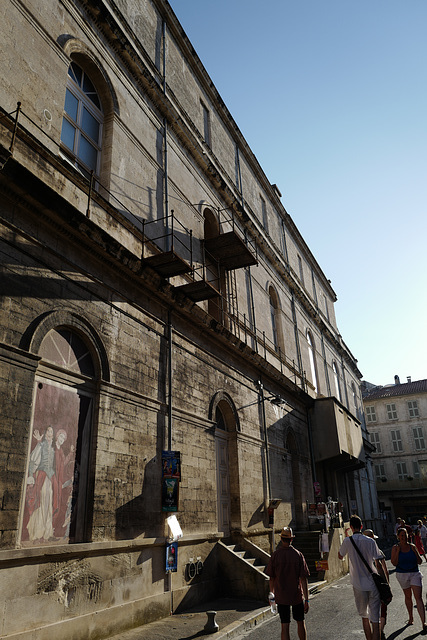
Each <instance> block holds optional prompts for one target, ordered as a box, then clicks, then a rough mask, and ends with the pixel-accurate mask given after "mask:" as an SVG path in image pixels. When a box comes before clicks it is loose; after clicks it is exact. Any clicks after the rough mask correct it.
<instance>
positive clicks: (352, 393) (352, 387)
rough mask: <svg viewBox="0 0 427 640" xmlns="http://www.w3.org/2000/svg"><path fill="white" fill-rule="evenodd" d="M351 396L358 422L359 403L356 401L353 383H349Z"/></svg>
mask: <svg viewBox="0 0 427 640" xmlns="http://www.w3.org/2000/svg"><path fill="white" fill-rule="evenodd" d="M351 395H352V397H353V404H354V411H355V415H356V416H357V418H358V420H360V410H359V402H358V400H357V390H356V385H355V384H354V382H352V383H351Z"/></svg>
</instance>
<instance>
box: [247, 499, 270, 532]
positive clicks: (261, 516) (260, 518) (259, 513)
mask: <svg viewBox="0 0 427 640" xmlns="http://www.w3.org/2000/svg"><path fill="white" fill-rule="evenodd" d="M266 518H267V512H266V510H265V505H264V503H262V504H260V506H259V507H258V509H257V510H256V511H254V512H253V514H252V516H251V519H250V520H249V522H248V527H253V526H254V525H255V524H258V523H259V522H262V523H263V524H264V526H267V520H266Z"/></svg>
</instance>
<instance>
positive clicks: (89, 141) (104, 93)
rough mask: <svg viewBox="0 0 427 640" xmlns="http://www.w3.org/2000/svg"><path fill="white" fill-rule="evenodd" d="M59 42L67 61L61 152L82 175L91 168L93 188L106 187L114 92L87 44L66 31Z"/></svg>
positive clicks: (115, 103) (115, 104) (116, 106)
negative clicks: (66, 33)
mask: <svg viewBox="0 0 427 640" xmlns="http://www.w3.org/2000/svg"><path fill="white" fill-rule="evenodd" d="M59 42H60V44H62V46H63V49H64V51H65V53H66V54H67V56H68V58H69V61H70V64H69V67H68V72H67V79H66V82H65V85H66V87H65V100H64V111H63V119H62V129H61V146H60V149H61V155H62V156H63V157H64V158H65V159H66V160H67V161H68V162H70V163H71V164H73V165H74V166H75V167H76V168H77V169H78V170H79V171H80V173H82V174H83V175H84V176H85V177H86V178H89V177H90V174H91V171H93V175H94V176H95V188H98V186H101V187H105V188H106V189H107V190H108V189H109V185H110V173H111V149H112V141H113V120H114V116H115V115H119V104H118V100H117V95H116V93H115V91H114V88H113V86H112V83H111V81H110V79H109V77H108V74H107V73H106V72H105V70H104V69H103V67H102V65H101V63H100V62H99V61H98V59H97V58H96V56H95V55H94V54H93V52H92V51H91V50H90V49H89V48H88V47H87V45H85V44H84V43H83V42H81V41H80V40H78V39H77V38H72V37H69V36H66V35H65V36H61V37H60V38H59ZM64 80H65V79H64ZM88 89H89V90H88Z"/></svg>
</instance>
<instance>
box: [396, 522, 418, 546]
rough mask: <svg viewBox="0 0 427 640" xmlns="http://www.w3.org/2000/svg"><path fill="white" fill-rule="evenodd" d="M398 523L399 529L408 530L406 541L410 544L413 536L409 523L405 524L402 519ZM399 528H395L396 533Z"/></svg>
mask: <svg viewBox="0 0 427 640" xmlns="http://www.w3.org/2000/svg"><path fill="white" fill-rule="evenodd" d="M400 523H401V524H400V527H399V529H401V528H403V529H406V531H407V532H408V541H409V542H410V543H411V544H412V542H413V539H412V538H413V536H414V532H413V531H412V527H411V525H410V524H406V522H405V521H404V520H403V519H402V520H401V521H400ZM399 529H398V530H397V532H396V533H398V532H399Z"/></svg>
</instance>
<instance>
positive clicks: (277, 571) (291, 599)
mask: <svg viewBox="0 0 427 640" xmlns="http://www.w3.org/2000/svg"><path fill="white" fill-rule="evenodd" d="M293 540H294V535H293V533H292V529H291V528H290V527H284V528H283V529H282V532H281V534H280V544H279V546H278V547H277V549H276V551H275V552H274V553H273V555H272V556H271V558H270V562H269V563H268V566H267V569H266V570H265V572H266V574H267V575H268V576H270V592H271V593H273V594H274V596H275V600H276V604H277V609H278V612H279V616H280V622H281V623H282V632H281V640H290V635H289V627H290V622H291V607H292V617H293V619H294V620H295V621H296V623H297V627H298V638H299V640H306V638H307V630H306V626H305V621H304V615H305V614H307V613H308V607H309V605H308V584H307V578H308V576H309V575H310V572H309V570H308V567H307V563H306V561H305V558H304V556H303V554H302V553H301V552H300V551H298V550H297V549H295V547H293V546H292V541H293Z"/></svg>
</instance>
